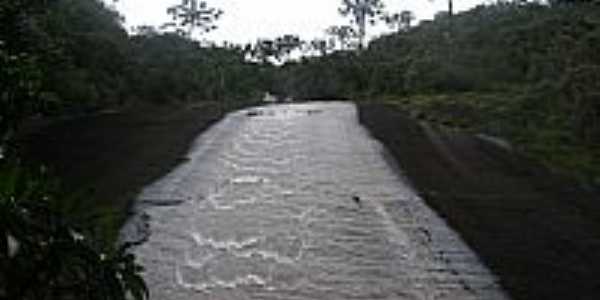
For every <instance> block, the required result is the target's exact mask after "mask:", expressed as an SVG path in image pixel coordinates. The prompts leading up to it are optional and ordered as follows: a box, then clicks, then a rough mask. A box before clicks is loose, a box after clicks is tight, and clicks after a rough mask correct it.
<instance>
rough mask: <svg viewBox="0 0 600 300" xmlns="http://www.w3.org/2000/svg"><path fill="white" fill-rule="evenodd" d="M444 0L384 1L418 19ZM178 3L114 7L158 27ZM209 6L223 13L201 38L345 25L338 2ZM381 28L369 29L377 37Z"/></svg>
mask: <svg viewBox="0 0 600 300" xmlns="http://www.w3.org/2000/svg"><path fill="white" fill-rule="evenodd" d="M446 1H447V0H435V1H428V0H384V3H385V4H386V7H387V9H388V11H390V12H400V11H402V10H411V11H413V12H414V13H415V15H416V16H417V18H418V19H431V18H432V17H433V15H434V14H435V13H436V12H437V11H441V10H446V8H447V2H446ZM484 1H485V0H455V4H454V6H455V10H457V11H460V10H464V9H468V8H471V7H473V6H475V5H477V4H478V3H482V2H484ZM179 2H180V0H119V2H118V4H117V8H118V9H119V11H121V13H122V14H123V15H124V16H125V19H126V26H127V27H131V26H137V25H155V26H160V25H161V24H163V23H165V22H166V21H168V20H169V17H168V16H167V15H166V12H165V11H166V8H167V7H168V6H170V5H172V4H175V3H179ZM207 2H208V4H209V5H210V6H213V7H217V8H221V9H222V10H224V11H225V14H224V15H223V17H222V18H221V19H220V20H219V21H218V22H217V25H218V27H219V28H218V29H217V30H215V31H213V32H211V33H208V34H205V35H204V36H203V38H206V39H208V40H212V41H216V42H221V41H225V40H226V41H231V42H234V43H239V44H244V43H247V42H252V41H255V40H256V39H258V38H273V37H276V36H281V35H283V34H288V33H289V34H297V35H299V36H300V37H301V38H303V39H312V38H315V37H322V36H323V35H324V33H323V32H324V30H325V29H326V28H327V27H329V26H331V25H340V24H345V22H346V21H345V20H344V19H343V18H342V17H340V16H339V15H338V12H337V8H338V7H339V6H340V3H341V0H208V1H207ZM384 30H385V27H380V28H378V29H374V30H371V34H380V33H381V32H383V31H384Z"/></svg>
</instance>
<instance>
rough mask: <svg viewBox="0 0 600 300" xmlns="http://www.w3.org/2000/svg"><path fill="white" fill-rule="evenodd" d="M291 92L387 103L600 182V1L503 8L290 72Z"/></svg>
mask: <svg viewBox="0 0 600 300" xmlns="http://www.w3.org/2000/svg"><path fill="white" fill-rule="evenodd" d="M281 71H282V77H281V78H283V80H282V81H281V82H280V89H281V90H282V91H283V92H284V93H289V94H292V95H296V96H298V97H309V98H323V97H325V98H334V97H335V98H353V99H356V100H367V99H384V100H387V101H391V102H394V103H397V104H399V105H401V106H404V108H405V109H407V110H409V111H411V112H412V113H413V114H414V115H415V116H419V117H420V118H428V119H431V121H437V122H440V123H444V124H445V125H447V126H451V127H456V126H458V127H463V128H469V129H473V130H474V131H478V132H485V133H488V134H493V135H498V136H502V137H505V138H508V139H509V140H511V141H512V142H514V143H515V144H517V146H520V147H522V148H524V149H525V151H526V152H528V153H531V154H533V155H535V156H537V157H541V158H542V159H543V160H545V161H546V162H548V163H549V165H551V166H555V167H559V168H564V169H566V170H568V171H570V172H571V171H572V172H574V173H579V174H580V175H582V176H584V177H590V176H591V177H592V178H594V177H596V180H600V179H599V178H600V161H599V157H600V155H599V153H600V5H597V4H593V3H589V2H566V3H565V2H553V3H551V4H539V3H529V2H521V1H517V2H498V3H496V4H490V5H480V6H478V7H476V8H474V9H471V10H469V11H466V12H462V13H459V14H452V15H450V14H448V13H446V12H442V13H438V14H437V15H436V17H435V19H434V20H432V21H423V22H421V23H420V24H419V25H418V26H414V27H404V28H403V29H401V30H399V31H398V32H397V33H394V34H391V35H386V36H383V37H381V38H378V39H376V40H374V41H372V42H371V43H370V45H369V47H368V48H367V49H365V50H364V51H337V52H334V53H332V54H329V55H326V56H323V57H313V58H306V59H304V60H302V61H301V62H293V63H288V64H287V65H285V66H284V67H283V68H281Z"/></svg>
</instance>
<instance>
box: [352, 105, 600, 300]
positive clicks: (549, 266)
mask: <svg viewBox="0 0 600 300" xmlns="http://www.w3.org/2000/svg"><path fill="white" fill-rule="evenodd" d="M359 111H360V113H359V114H360V120H361V122H362V124H363V125H365V126H366V127H367V128H368V129H369V130H370V131H371V133H372V134H373V135H374V137H375V138H377V139H379V140H380V141H382V142H383V144H385V145H386V147H387V148H388V150H389V152H390V153H391V154H392V156H394V158H395V159H396V161H397V163H398V165H399V166H400V167H401V169H402V171H403V173H404V175H405V176H406V177H408V178H409V180H411V181H412V183H413V184H414V185H415V187H416V188H417V190H419V191H421V195H422V197H423V198H424V199H425V200H426V201H427V203H428V204H429V205H430V206H431V207H432V208H433V209H435V210H436V211H437V213H438V214H439V215H441V216H442V217H444V218H445V219H446V220H447V222H448V223H449V224H450V225H451V226H452V227H453V228H455V230H457V231H458V232H459V233H460V234H461V235H462V237H463V238H464V240H465V241H466V242H467V243H468V244H469V245H470V246H471V248H472V249H473V250H474V251H476V252H477V253H478V254H479V255H480V257H481V258H482V260H483V261H484V262H485V263H486V264H487V265H488V266H489V267H490V269H491V270H492V271H493V272H494V273H495V274H497V275H498V276H499V277H500V279H501V283H502V285H503V286H504V287H505V288H506V290H507V291H508V292H509V294H510V295H511V296H512V297H514V299H534V300H538V299H539V300H541V299H544V300H552V299H557V300H558V299H560V300H566V299H590V300H591V299H600V197H599V193H598V192H597V191H593V190H591V189H585V188H583V187H581V186H580V185H579V184H577V183H576V182H574V181H571V180H569V179H567V178H564V177H561V176H559V175H557V174H553V173H551V172H550V171H548V170H546V169H545V168H543V167H542V166H541V165H538V164H536V163H534V162H532V161H530V160H528V159H526V158H524V157H522V156H520V155H519V154H517V153H513V152H510V151H508V150H504V149H501V148H498V147H497V146H495V145H491V144H489V143H487V142H484V141H482V140H479V139H477V138H475V137H472V136H469V135H467V134H463V133H459V132H456V131H449V130H443V129H440V128H435V127H430V126H427V125H423V124H419V123H418V122H417V121H415V120H413V119H410V118H409V117H407V116H408V114H406V113H404V112H402V111H400V110H399V109H398V108H395V107H393V106H387V105H384V104H367V103H364V104H359Z"/></svg>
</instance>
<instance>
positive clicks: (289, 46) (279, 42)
mask: <svg viewBox="0 0 600 300" xmlns="http://www.w3.org/2000/svg"><path fill="white" fill-rule="evenodd" d="M303 44H304V42H303V41H302V40H301V39H300V37H299V36H297V35H293V34H286V35H283V36H281V37H278V38H276V39H275V47H276V48H277V52H278V55H279V57H280V58H282V59H283V58H285V57H288V56H289V55H290V54H291V53H292V52H293V51H294V50H296V49H300V48H301V47H302V45H303Z"/></svg>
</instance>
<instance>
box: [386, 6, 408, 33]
mask: <svg viewBox="0 0 600 300" xmlns="http://www.w3.org/2000/svg"><path fill="white" fill-rule="evenodd" d="M382 19H383V20H384V21H385V23H386V24H387V25H388V26H389V27H391V28H394V29H397V30H398V31H402V30H408V29H409V28H410V27H411V25H412V21H414V20H415V14H414V13H413V12H412V11H410V10H403V11H401V12H400V13H395V14H385V15H384V16H383V17H382Z"/></svg>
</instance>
